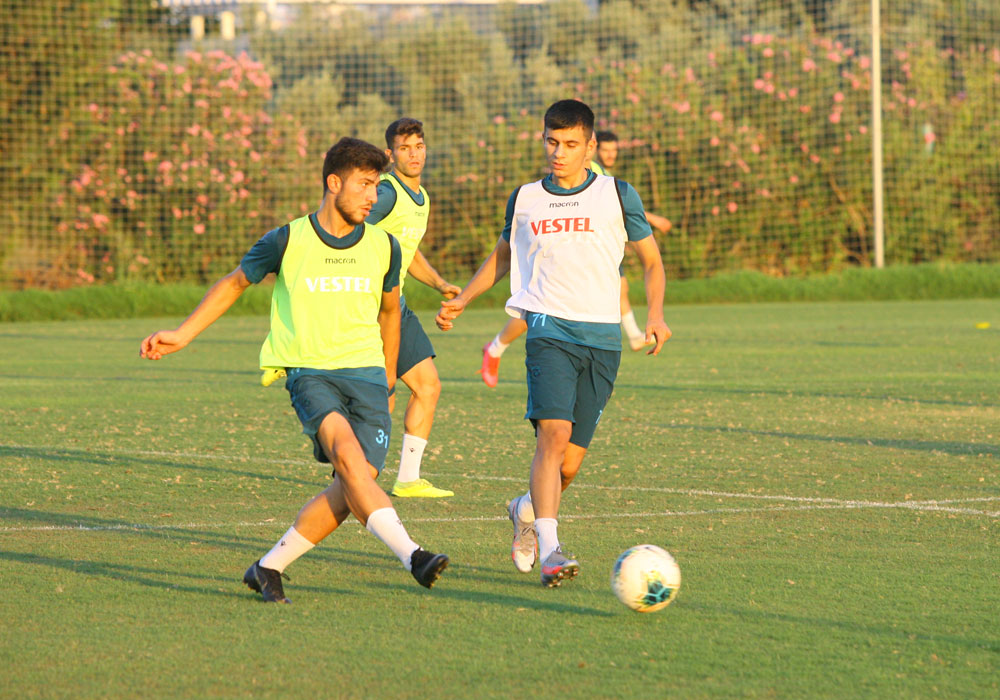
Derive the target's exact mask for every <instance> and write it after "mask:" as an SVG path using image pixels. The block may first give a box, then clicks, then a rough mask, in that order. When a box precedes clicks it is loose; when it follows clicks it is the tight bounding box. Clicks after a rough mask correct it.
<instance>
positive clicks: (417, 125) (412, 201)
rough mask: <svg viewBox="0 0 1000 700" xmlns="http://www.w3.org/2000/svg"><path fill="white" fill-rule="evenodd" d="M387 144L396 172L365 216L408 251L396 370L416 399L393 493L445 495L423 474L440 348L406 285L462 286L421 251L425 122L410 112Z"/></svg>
mask: <svg viewBox="0 0 1000 700" xmlns="http://www.w3.org/2000/svg"><path fill="white" fill-rule="evenodd" d="M385 143H386V146H387V148H386V151H385V152H386V155H388V156H389V161H390V162H391V163H392V171H391V172H388V173H386V174H384V175H383V176H382V181H381V182H380V183H379V186H378V201H377V202H376V203H375V205H374V206H373V207H372V210H371V213H369V214H368V217H367V218H366V219H365V221H367V222H368V223H369V224H375V225H377V226H378V227H379V228H382V229H384V230H385V231H387V232H388V233H391V234H392V235H393V236H395V237H396V239H397V240H398V241H399V247H400V249H401V250H402V253H403V261H402V266H401V268H400V271H399V291H400V314H401V322H400V337H399V363H398V365H397V368H396V369H397V372H398V373H399V378H400V379H401V380H402V381H403V383H404V384H406V386H407V387H409V389H410V399H409V401H408V402H407V404H406V414H405V415H404V417H403V447H402V450H401V452H400V456H399V472H398V473H397V475H396V482H395V483H394V484H393V485H392V495H393V496H396V497H399V498H443V497H446V496H454V495H455V494H454V493H453V492H452V491H449V490H446V489H440V488H437V487H436V486H434V485H433V484H431V483H430V482H429V481H428V480H427V479H423V478H421V476H420V462H421V460H422V459H423V454H424V448H425V447H426V446H427V439H428V438H429V437H430V434H431V426H432V425H433V424H434V411H435V409H436V408H437V402H438V397H439V396H440V395H441V380H440V379H439V378H438V373H437V367H435V366H434V348H433V347H432V346H431V341H430V339H429V338H428V337H427V334H426V333H425V332H424V329H423V327H422V326H421V325H420V320H419V319H418V318H417V315H416V314H415V313H413V311H411V310H410V308H409V307H408V306H407V305H406V297H405V296H404V295H403V286H404V284H405V282H406V276H407V274H409V276H410V277H413V278H414V279H416V280H417V281H418V282H422V283H423V284H426V285H427V286H428V287H431V288H433V289H435V290H436V291H438V292H440V293H441V294H442V295H443V296H444V297H445V298H446V299H451V298H452V297H454V296H455V295H456V294H458V293H459V292H460V291H462V290H461V289H460V288H459V287H457V286H456V285H454V284H450V283H448V282H447V281H446V280H445V279H444V278H443V277H441V275H440V274H438V272H437V270H435V269H434V267H433V266H432V265H431V264H430V263H429V262H428V261H427V258H425V257H424V255H423V254H422V253H421V252H420V250H419V246H420V241H421V239H422V238H423V237H424V233H426V231H427V221H428V217H429V215H430V207H431V203H430V199H429V198H428V196H427V190H425V189H424V188H423V187H422V186H421V184H420V176H421V173H423V170H424V165H425V164H426V163H427V146H426V144H425V143H424V125H423V124H422V123H421V122H419V121H417V120H416V119H410V118H408V117H404V118H402V119H397V120H396V121H394V122H393V123H392V124H390V125H389V127H388V128H387V129H386V130H385ZM394 400H395V395H393V396H391V397H390V398H389V410H390V411H391V410H392V408H393V406H394V403H395V401H394Z"/></svg>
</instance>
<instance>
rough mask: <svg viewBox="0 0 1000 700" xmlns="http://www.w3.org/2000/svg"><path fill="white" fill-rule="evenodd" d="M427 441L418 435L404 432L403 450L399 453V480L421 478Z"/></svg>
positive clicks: (397, 476)
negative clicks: (422, 461)
mask: <svg viewBox="0 0 1000 700" xmlns="http://www.w3.org/2000/svg"><path fill="white" fill-rule="evenodd" d="M425 447H427V441H426V440H424V439H423V438H419V437H417V436H416V435H409V434H407V433H403V450H402V452H400V454H399V474H397V475H396V479H397V480H399V481H416V480H417V479H419V478H420V460H421V459H423V458H424V448H425Z"/></svg>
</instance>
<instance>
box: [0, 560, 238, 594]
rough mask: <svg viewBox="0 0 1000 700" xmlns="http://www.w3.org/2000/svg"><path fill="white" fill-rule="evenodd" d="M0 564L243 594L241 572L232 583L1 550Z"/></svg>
mask: <svg viewBox="0 0 1000 700" xmlns="http://www.w3.org/2000/svg"><path fill="white" fill-rule="evenodd" d="M0 561H6V562H18V563H21V564H28V565H31V566H47V567H51V568H54V569H60V570H63V571H68V572H70V573H73V574H80V575H83V576H97V577H101V578H108V579H112V580H114V581H122V582H126V583H136V584H139V585H141V586H147V587H149V588H160V589H163V590H167V591H182V592H184V593H196V594H199V595H211V596H221V597H224V598H241V597H243V595H244V594H242V593H241V592H240V591H239V589H238V588H237V587H236V585H235V583H236V582H239V583H240V585H241V586H242V581H241V580H240V577H241V576H242V572H241V574H240V577H237V578H236V582H234V580H233V577H231V576H213V575H211V574H206V573H203V572H199V571H194V570H191V569H182V568H173V569H169V570H168V569H153V568H149V567H141V566H134V565H131V564H116V563H113V562H108V561H90V560H87V559H61V558H57V557H50V556H43V555H40V554H31V553H28V552H9V551H4V550H0ZM5 568H6V567H5ZM8 570H9V569H8ZM189 582H190V583H189ZM223 585H225V586H226V587H227V588H232V590H219V586H223ZM248 592H249V591H248Z"/></svg>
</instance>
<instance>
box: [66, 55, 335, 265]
mask: <svg viewBox="0 0 1000 700" xmlns="http://www.w3.org/2000/svg"><path fill="white" fill-rule="evenodd" d="M107 73H108V75H107V80H108V89H107V92H106V93H104V94H103V95H100V96H99V97H97V98H96V99H94V100H93V101H92V102H90V103H88V104H86V105H85V106H84V107H83V113H82V114H81V115H79V119H80V121H81V122H82V124H83V126H82V127H81V128H80V129H79V130H78V131H77V132H73V133H66V134H65V140H66V142H67V144H69V143H70V141H71V137H72V141H73V143H74V145H75V147H76V148H78V149H80V151H79V152H75V155H76V157H77V158H78V159H79V161H80V165H79V166H78V170H76V171H75V172H74V173H73V176H72V177H71V178H70V180H69V181H68V182H67V184H66V187H65V188H64V191H63V193H62V194H61V195H60V196H59V197H58V198H57V202H56V207H57V209H58V210H60V211H62V212H63V213H64V216H63V217H62V219H61V220H60V221H59V223H58V224H57V229H58V233H59V236H60V240H62V241H64V243H65V247H66V254H65V256H64V264H65V265H66V267H67V272H68V273H69V274H71V275H75V276H76V277H77V278H78V280H79V281H82V282H92V281H95V280H123V279H157V280H161V281H167V280H177V279H198V280H201V281H206V280H209V279H211V278H212V277H213V276H215V275H218V274H219V273H220V272H223V271H228V270H231V269H232V268H233V267H235V266H236V264H237V262H238V261H239V257H240V256H241V255H242V253H243V252H244V251H245V250H246V249H247V248H248V247H249V246H250V245H251V244H252V243H253V241H254V240H256V238H257V237H259V236H260V235H261V234H262V233H264V232H265V231H266V230H268V229H269V228H272V227H273V226H275V225H278V224H280V223H283V221H285V220H286V219H287V218H288V216H289V215H290V214H293V213H298V212H304V211H305V210H306V206H305V203H304V201H303V202H301V203H295V202H291V201H287V200H286V201H279V199H278V198H277V196H278V194H279V193H282V192H289V191H292V190H294V189H298V190H299V191H300V192H301V196H302V197H303V198H304V197H305V195H306V188H305V185H306V183H305V182H303V181H302V178H303V177H305V176H307V175H308V176H312V175H314V172H313V171H315V167H314V161H315V158H308V156H309V155H311V154H309V153H308V151H307V146H308V144H307V143H306V142H305V137H304V134H303V132H302V130H301V129H300V128H299V127H298V126H297V125H296V124H295V123H291V122H290V121H289V120H288V119H286V118H282V117H277V118H275V117H272V116H271V115H270V114H269V113H268V112H267V111H266V110H265V106H266V104H267V103H268V101H269V100H270V98H271V89H272V84H271V79H270V77H269V76H268V74H267V73H266V72H265V71H264V70H263V68H262V67H261V65H260V64H257V63H255V62H253V61H251V60H249V59H248V58H247V57H246V56H245V55H242V56H240V57H239V58H233V57H231V56H229V55H227V54H225V53H223V52H219V51H216V52H210V53H207V54H200V53H195V52H192V53H188V54H187V55H186V56H184V57H183V59H182V60H181V61H179V62H177V63H167V62H165V61H161V60H158V59H157V58H156V57H154V56H153V54H152V53H151V52H149V51H145V52H142V53H135V52H128V53H125V54H122V55H121V56H120V57H119V58H118V60H117V61H115V63H114V64H113V65H111V66H109V67H108V68H107ZM71 152H72V151H71ZM312 155H314V154H312ZM307 161H308V163H309V166H310V168H309V169H308V170H306V169H305V168H304V167H303V166H304V164H305V163H306V162H307ZM319 179H320V178H319V176H318V175H315V177H312V178H310V179H308V184H309V185H311V186H313V188H314V189H317V188H318V187H319V184H320V183H319ZM310 199H311V198H310Z"/></svg>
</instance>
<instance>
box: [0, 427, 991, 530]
mask: <svg viewBox="0 0 1000 700" xmlns="http://www.w3.org/2000/svg"><path fill="white" fill-rule="evenodd" d="M6 447H11V448H14V449H18V448H21V449H39V446H32V447H31V448H27V447H24V446H21V445H6ZM41 449H52V450H53V451H59V450H60V448H55V447H44V446H43V447H41ZM62 450H63V451H70V450H65V449H64V448H62ZM101 452H111V453H118V454H130V455H139V456H143V455H144V456H151V457H152V456H156V457H171V458H186V459H210V460H225V461H230V462H238V461H244V458H236V457H233V456H231V455H210V454H202V453H191V452H162V451H153V450H101ZM254 461H257V462H266V463H274V464H310V465H311V464H313V462H311V461H308V460H287V459H272V458H255V459H254ZM437 476H449V475H445V474H437ZM450 476H459V477H461V478H464V479H474V480H480V481H511V482H519V483H523V482H524V481H525V479H523V478H517V477H509V476H491V475H480V474H464V473H463V474H459V475H455V474H452V475H450ZM574 488H582V489H594V490H601V491H639V492H643V493H669V494H674V495H680V496H707V497H711V498H733V499H749V500H760V501H775V502H779V503H782V502H784V503H801V504H804V505H799V506H785V505H777V506H768V507H763V508H709V509H701V510H687V511H671V510H668V511H657V512H639V513H590V514H583V515H569V514H564V515H563V516H562V518H563V519H565V520H601V519H620V518H633V519H637V518H657V517H665V518H668V517H680V516H699V515H717V514H723V515H724V514H741V513H759V512H782V511H808V510H837V509H842V510H852V509H854V510H856V509H862V508H886V509H888V508H899V509H905V510H914V511H933V512H943V513H953V514H958V515H981V516H986V517H988V518H998V517H1000V511H985V510H976V509H973V508H957V507H952V506H949V505H948V504H958V503H984V502H994V501H1000V496H985V497H975V498H953V499H947V500H921V501H899V502H885V501H867V500H864V501H862V500H849V499H839V498H818V497H813V496H782V495H775V494H757V493H734V492H729V491H711V490H705V489H679V488H670V487H656V486H602V485H599V484H577V485H576V486H574ZM504 520H507V518H506V517H504V516H495V517H467V518H408V519H407V521H408V522H426V523H442V522H444V523H470V522H493V521H504ZM272 522H274V519H273V518H272V519H270V520H265V521H259V522H237V523H187V524H177V525H174V524H171V525H147V524H128V525H126V524H121V525H101V526H86V525H37V526H25V527H2V526H0V532H54V531H82V532H103V531H115V530H137V531H141V530H183V529H205V528H225V527H260V526H266V525H269V524H271V523H272Z"/></svg>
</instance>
